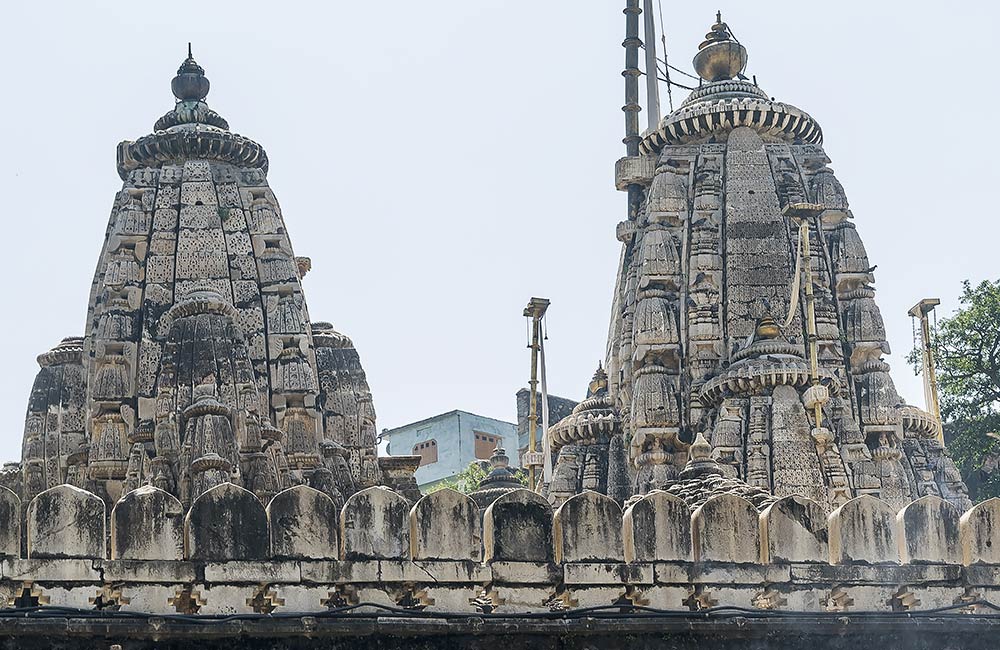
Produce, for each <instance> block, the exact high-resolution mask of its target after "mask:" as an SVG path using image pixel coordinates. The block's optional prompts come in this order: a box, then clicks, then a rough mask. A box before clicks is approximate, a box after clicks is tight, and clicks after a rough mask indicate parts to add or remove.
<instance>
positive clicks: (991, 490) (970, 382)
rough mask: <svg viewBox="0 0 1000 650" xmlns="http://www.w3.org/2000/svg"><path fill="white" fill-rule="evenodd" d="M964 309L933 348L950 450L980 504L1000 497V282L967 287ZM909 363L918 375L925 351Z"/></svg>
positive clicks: (942, 327) (945, 323)
mask: <svg viewBox="0 0 1000 650" xmlns="http://www.w3.org/2000/svg"><path fill="white" fill-rule="evenodd" d="M960 303H961V306H960V307H959V309H958V310H957V311H956V312H955V313H954V314H953V315H952V316H951V317H949V318H945V319H942V320H941V321H940V322H939V323H938V327H937V331H936V333H935V335H934V341H933V345H934V349H935V359H936V363H937V383H938V392H939V396H940V397H939V398H940V401H941V417H942V419H943V420H944V422H945V426H944V431H945V440H946V442H947V445H948V450H949V451H950V452H951V454H952V456H953V457H954V459H955V462H956V463H957V464H958V467H959V469H960V470H961V472H962V475H963V477H964V478H965V480H966V482H967V483H968V485H969V491H970V496H971V497H972V499H973V500H974V501H980V500H983V499H987V498H989V497H993V496H1000V470H998V467H997V466H998V464H1000V436H997V435H996V432H1000V280H998V281H996V282H990V281H983V282H982V283H980V284H979V285H977V286H975V287H973V286H972V285H971V284H970V283H969V282H968V281H966V282H965V283H963V291H962V296H961V298H960ZM909 360H910V362H911V363H912V364H913V365H914V366H915V367H916V368H917V369H918V371H919V368H920V360H921V354H920V351H919V350H914V351H913V352H912V353H911V354H910V359H909ZM991 434H992V435H991Z"/></svg>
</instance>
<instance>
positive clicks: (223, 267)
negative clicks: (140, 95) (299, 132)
mask: <svg viewBox="0 0 1000 650" xmlns="http://www.w3.org/2000/svg"><path fill="white" fill-rule="evenodd" d="M171 88H172V90H173V93H174V95H175V96H176V98H177V103H176V106H175V107H174V108H173V110H171V111H170V112H168V113H167V114H166V115H164V116H163V117H161V118H160V119H159V120H157V122H156V124H155V126H154V127H153V128H154V132H153V133H152V134H150V135H147V136H144V137H142V138H140V139H138V140H137V141H135V142H123V143H121V144H120V145H119V147H118V173H119V175H120V176H121V178H122V180H123V181H124V185H123V187H122V190H121V192H119V193H118V195H117V197H116V198H115V203H114V207H113V209H112V211H111V218H110V220H109V222H108V227H107V234H106V237H105V241H104V247H103V249H102V250H101V254H100V257H99V259H98V263H97V271H96V273H95V274H94V281H93V286H92V289H91V292H90V302H89V307H88V311H87V324H86V336H85V337H84V338H82V339H80V338H71V339H66V340H64V341H63V342H62V343H61V344H59V345H58V346H57V347H56V348H55V349H53V350H52V351H51V352H47V353H45V354H43V355H41V356H40V357H39V364H40V365H41V366H42V369H41V371H40V372H39V374H38V377H37V379H36V380H35V384H34V387H33V389H32V393H31V398H30V402H29V405H28V413H27V418H26V422H25V432H24V446H23V459H22V468H23V485H22V486H21V487H22V498H23V499H25V500H27V499H30V498H32V497H33V496H34V495H35V494H37V493H39V492H40V491H42V490H44V489H46V488H48V487H52V486H54V485H58V484H60V483H64V482H65V483H71V484H73V485H76V486H79V487H84V488H86V489H88V490H91V491H93V492H95V493H97V494H99V495H101V496H103V497H104V498H105V500H107V501H108V502H111V503H113V502H114V501H115V500H117V499H118V498H119V496H120V495H121V494H123V493H124V492H127V491H128V490H130V489H134V488H135V487H138V486H139V485H144V484H152V485H155V486H156V487H159V488H162V489H164V490H167V491H168V492H171V493H172V494H174V495H176V496H177V497H179V498H180V499H181V501H182V503H183V504H184V505H185V507H187V505H188V504H190V502H191V501H192V500H193V499H195V498H197V497H198V495H200V494H202V493H204V492H205V491H206V490H208V489H210V488H211V487H213V486H215V485H218V484H220V483H222V482H226V481H231V482H233V483H236V484H238V485H242V486H243V487H245V488H247V489H249V490H251V491H253V492H254V493H256V494H257V495H258V496H259V497H261V498H262V499H267V498H268V497H269V496H271V495H273V494H275V493H276V492H278V491H279V490H281V489H282V488H285V487H288V486H290V485H293V484H299V483H303V482H309V483H310V484H312V485H313V486H315V487H317V488H319V489H321V490H323V491H325V492H327V493H328V494H330V495H331V496H333V497H334V498H335V500H336V501H342V500H343V499H345V498H346V497H348V496H350V494H352V493H354V492H355V491H356V489H359V488H361V487H365V486H369V485H374V484H377V483H379V482H380V481H381V472H380V468H379V465H378V462H377V459H376V455H375V444H376V443H375V413H374V411H373V409H372V399H371V394H370V392H369V388H368V383H367V381H366V379H365V373H364V370H363V369H362V367H361V364H360V361H359V359H358V355H357V352H356V351H355V350H354V347H353V345H352V343H351V341H350V339H348V338H347V337H346V336H343V335H341V334H339V333H337V332H335V331H334V330H333V327H332V326H331V325H330V324H329V323H319V322H310V320H309V315H308V311H307V309H306V303H305V298H304V294H303V290H302V282H301V280H302V277H303V276H304V275H305V273H306V271H307V270H308V269H309V267H310V261H309V259H308V258H301V257H295V256H294V254H293V252H292V246H291V241H290V239H289V236H288V232H287V229H286V227H285V222H284V220H283V218H282V215H281V209H280V208H279V206H278V202H277V200H276V199H275V196H274V194H273V193H272V191H271V188H270V187H268V184H267V169H268V160H267V154H266V153H265V152H264V149H263V147H261V145H259V144H257V143H256V142H254V141H252V140H250V139H248V138H245V137H243V136H241V135H237V134H236V133H233V132H231V131H230V130H229V125H228V123H227V122H226V120H225V119H223V118H222V117H221V116H220V115H219V114H218V113H216V112H215V111H213V110H211V109H210V108H209V107H208V105H207V104H206V103H205V101H204V100H205V97H206V96H207V94H208V90H209V82H208V79H207V78H206V77H205V75H204V70H203V69H202V68H201V66H199V65H198V64H197V63H196V62H195V61H194V59H193V58H191V57H190V54H189V56H188V58H187V60H185V61H184V62H183V64H182V65H181V67H180V69H179V70H178V73H177V76H176V77H175V78H174V79H173V82H172V84H171ZM397 465H398V463H397Z"/></svg>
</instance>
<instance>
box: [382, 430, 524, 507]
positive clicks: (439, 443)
mask: <svg viewBox="0 0 1000 650" xmlns="http://www.w3.org/2000/svg"><path fill="white" fill-rule="evenodd" d="M382 440H383V441H385V442H386V443H387V446H386V453H388V454H389V455H395V456H401V455H411V454H412V455H414V456H420V457H421V462H420V468H419V469H417V472H416V474H415V476H416V479H417V485H419V486H420V487H421V488H424V487H427V486H429V485H432V484H434V483H437V482H438V481H441V480H444V479H447V478H451V477H453V476H455V475H456V474H458V473H459V472H461V471H462V470H464V469H465V468H466V467H468V466H469V463H471V462H473V461H475V460H488V459H489V457H490V456H491V455H492V454H493V450H494V449H496V447H497V444H498V443H499V444H500V446H502V447H504V448H505V449H507V453H508V455H509V456H510V466H511V467H518V466H519V465H518V453H517V449H518V439H517V425H516V424H513V423H511V422H504V421H503V420H495V419H493V418H488V417H484V416H482V415H476V414H475V413H469V412H467V411H449V412H448V413H442V414H441V415H435V416H434V417H431V418H427V419H426V420H420V421H419V422H414V423H412V424H406V425H403V426H401V427H397V428H395V429H386V430H385V431H383V432H382Z"/></svg>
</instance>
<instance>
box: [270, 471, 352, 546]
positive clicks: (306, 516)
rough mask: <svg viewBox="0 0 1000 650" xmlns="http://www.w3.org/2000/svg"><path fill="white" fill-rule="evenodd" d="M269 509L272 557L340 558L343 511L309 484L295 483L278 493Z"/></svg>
mask: <svg viewBox="0 0 1000 650" xmlns="http://www.w3.org/2000/svg"><path fill="white" fill-rule="evenodd" d="M266 510H267V529H268V533H269V534H270V539H271V556H272V557H277V558H295V559H312V560H325V559H331V560H335V559H337V552H338V549H339V544H338V540H337V528H338V527H339V526H338V522H337V519H338V516H339V514H340V513H338V512H337V506H336V505H335V504H334V503H333V499H331V498H330V497H328V496H327V495H325V494H323V493H322V492H320V491H319V490H316V489H313V488H311V487H309V486H307V485H296V486H295V487H290V488H288V489H287V490H283V491H281V492H279V493H278V494H276V495H275V496H274V498H273V499H271V502H270V503H268V504H267V509H266Z"/></svg>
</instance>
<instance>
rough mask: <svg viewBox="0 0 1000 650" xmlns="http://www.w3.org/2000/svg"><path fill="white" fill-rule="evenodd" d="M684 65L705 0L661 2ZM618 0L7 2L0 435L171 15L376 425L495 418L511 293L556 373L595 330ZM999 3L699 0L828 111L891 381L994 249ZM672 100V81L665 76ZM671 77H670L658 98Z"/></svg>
mask: <svg viewBox="0 0 1000 650" xmlns="http://www.w3.org/2000/svg"><path fill="white" fill-rule="evenodd" d="M663 5H664V10H665V11H666V12H667V13H666V16H665V19H666V23H667V32H668V44H669V48H670V51H669V55H670V58H671V63H673V64H674V65H677V66H678V67H682V68H684V69H690V60H691V57H692V56H693V55H694V52H695V50H696V47H697V44H698V42H700V40H701V39H702V37H703V35H704V33H705V32H706V31H707V28H708V27H709V26H710V24H711V23H712V22H713V18H714V13H715V9H716V6H715V5H709V4H704V3H700V2H669V1H667V0H663ZM623 6H624V0H585V1H584V0H545V1H540V0H475V1H470V0H424V1H421V2H414V1H413V0H384V1H379V2H376V1H374V0H367V1H365V2H347V1H344V0H336V1H333V2H324V3H320V2H316V3H299V2H283V3H275V2H256V1H254V2H251V1H242V2H238V3H237V2H183V1H180V0H175V1H174V2H171V3H141V2H122V3H109V2H100V3H85V2H63V3H41V2H33V3H29V2H20V3H9V4H8V5H7V6H5V8H4V13H5V17H4V20H3V23H2V25H0V36H2V38H0V53H2V60H3V61H4V66H3V67H4V96H5V97H4V101H3V102H2V103H0V124H2V125H3V130H4V137H3V150H2V152H0V188H2V196H3V200H4V213H5V214H4V217H3V226H4V229H5V230H4V236H5V238H6V245H5V246H4V254H3V255H2V256H0V265H2V270H3V277H4V279H5V282H4V288H5V292H4V293H5V295H4V301H5V303H6V304H5V306H4V309H3V314H4V318H3V319H2V321H0V327H2V333H3V338H2V340H3V341H4V342H5V346H4V349H3V355H4V366H5V367H4V372H3V373H0V459H15V458H17V457H18V456H19V455H20V440H21V431H22V427H23V418H24V409H25V405H26V402H27V398H28V393H29V391H30V388H31V382H32V379H33V377H34V375H35V372H36V370H37V365H36V363H35V356H36V355H37V354H39V353H40V352H43V351H45V350H47V349H49V348H50V347H51V346H52V345H53V344H55V343H56V342H58V341H59V339H60V338H62V337H64V336H69V335H80V334H82V333H83V325H84V317H85V313H86V306H87V305H86V302H87V293H88V286H89V283H90V281H91V278H92V274H93V270H94V265H95V263H96V260H97V255H98V252H99V249H100V245H101V239H102V237H103V233H104V228H105V226H106V224H107V218H108V213H109V211H110V208H111V204H112V200H113V198H114V195H115V192H116V191H117V190H118V189H119V188H120V185H121V181H120V180H119V179H118V176H117V174H116V172H115V145H116V144H117V143H118V142H119V141H120V140H124V139H135V138H137V137H139V136H142V135H144V134H146V133H148V132H149V131H150V130H151V127H152V124H153V122H154V121H155V119H156V118H157V117H158V116H160V115H161V114H163V113H164V112H166V111H167V110H168V109H169V108H170V107H171V106H172V101H173V100H172V97H171V94H170V91H169V83H170V78H171V77H172V76H173V74H174V71H175V70H176V68H177V66H178V65H179V64H180V62H181V60H182V59H183V58H184V54H185V48H186V44H187V42H188V41H193V42H194V54H195V58H196V59H197V60H198V62H199V63H201V64H202V65H203V66H204V67H205V68H206V70H207V74H208V76H209V78H210V79H211V81H212V92H211V94H210V95H209V98H208V100H209V104H210V105H211V106H212V107H213V108H215V109H216V110H218V111H219V112H220V113H221V114H222V115H223V116H225V117H226V118H227V119H228V120H229V122H230V124H231V126H232V128H233V130H234V131H237V132H239V133H242V134H244V135H246V136H249V137H251V138H253V139H255V140H257V141H258V142H260V143H262V144H263V145H264V146H265V147H266V149H267V152H268V155H269V156H270V159H271V172H270V175H269V180H270V184H271V186H272V188H273V189H274V191H275V192H276V194H277V196H278V198H279V200H280V201H281V205H282V208H283V212H284V215H285V220H286V222H287V224H288V228H289V232H290V234H291V237H292V243H293V246H294V247H295V251H296V254H297V255H308V256H311V257H312V259H313V270H312V271H311V272H310V274H309V276H308V277H307V278H306V280H305V286H306V292H307V294H306V295H307V298H308V301H309V309H310V312H311V315H312V317H313V319H315V320H329V321H332V322H333V323H334V324H335V326H336V327H338V328H339V329H340V330H341V331H343V332H345V333H347V334H349V335H350V336H351V337H352V338H353V339H354V341H355V343H356V345H357V347H358V349H359V350H360V352H361V355H362V360H363V362H364V365H365V368H366V369H367V372H368V378H369V381H370V383H371V386H372V390H373V392H374V396H375V407H376V410H377V411H378V415H379V421H378V424H379V428H380V429H381V428H384V427H394V426H399V425H401V424H405V423H407V422H411V421H414V420H418V419H421V418H425V417H428V416H431V415H434V414H437V413H440V412H443V411H447V410H451V409H455V408H460V409H464V410H468V411H473V412H476V413H480V414H483V415H488V416H492V417H497V418H502V419H508V420H510V419H513V418H514V392H515V391H516V390H517V388H518V387H519V386H521V385H523V384H524V383H525V382H526V379H527V373H528V364H529V358H528V351H527V350H526V349H525V347H524V345H525V341H524V331H525V328H524V323H523V319H522V318H521V310H522V308H523V307H524V304H525V303H526V302H527V300H528V298H529V297H531V296H532V295H537V296H545V297H548V298H550V299H551V300H552V306H551V308H550V319H549V337H550V338H549V341H548V347H547V352H548V357H549V384H550V390H551V392H553V393H556V394H561V395H565V396H568V397H575V398H579V397H581V396H582V394H583V393H584V391H585V389H586V384H587V381H588V380H589V378H590V375H591V373H592V371H593V369H594V367H595V366H596V364H597V361H598V360H599V359H601V358H602V357H603V353H604V343H605V337H606V333H607V324H608V317H609V311H610V300H611V291H612V285H613V279H614V273H615V267H616V265H617V262H618V253H619V243H618V242H617V241H616V240H615V236H614V229H615V224H617V223H618V221H620V220H621V219H622V218H623V216H624V214H625V197H624V195H623V194H620V193H618V192H616V191H615V190H614V187H613V167H614V162H615V160H616V159H617V158H619V157H620V156H621V155H622V154H623V146H622V144H621V142H620V141H621V137H622V123H623V118H622V113H621V110H620V107H621V105H622V103H623V97H622V77H621V75H620V72H621V68H622V59H623V51H622V48H621V41H622V39H623V37H624V20H623V16H622V13H621V9H622V8H623ZM997 6H998V5H997V4H996V3H986V2H978V3H972V2H957V3H951V4H950V5H948V6H947V7H946V6H945V5H943V4H941V3H933V4H932V3H929V2H884V1H883V2H872V1H871V0H868V1H865V2H861V1H855V0H851V1H841V2H837V3H798V4H796V5H795V6H794V9H792V8H790V5H789V4H788V3H787V2H754V3H747V2H733V1H731V0H729V1H727V2H720V3H719V8H721V9H722V11H723V16H724V18H725V20H726V21H727V22H728V23H729V24H730V25H731V26H732V28H733V30H734V31H735V33H736V35H737V36H738V37H739V38H740V40H741V41H742V42H743V43H744V44H745V45H746V46H747V47H748V49H749V52H750V64H749V68H748V74H754V75H756V76H757V80H758V82H759V83H760V85H761V86H762V87H763V88H764V89H765V90H766V91H767V92H769V93H770V94H771V95H773V96H775V97H776V98H778V99H780V100H782V101H785V102H788V103H791V104H794V105H796V106H798V107H800V108H802V109H804V110H806V111H808V112H809V113H810V114H812V115H813V116H814V117H815V118H816V119H817V120H818V121H819V122H820V124H821V125H822V126H823V129H824V133H825V136H826V144H825V146H826V150H827V152H828V153H829V155H830V157H831V158H832V159H833V165H832V167H833V168H834V169H835V170H836V172H837V174H838V177H839V178H840V180H841V181H842V182H843V184H844V186H845V188H846V189H847V193H848V196H849V198H850V201H851V207H852V209H853V212H854V215H855V217H856V223H857V225H858V229H859V230H860V232H861V235H862V237H863V238H864V240H865V242H866V244H867V247H868V252H869V255H870V257H871V260H872V263H873V264H876V263H877V264H878V270H877V272H876V278H877V285H876V286H877V288H878V296H877V300H878V303H879V305H880V306H881V308H882V312H883V315H884V316H885V319H886V324H887V326H888V328H889V332H890V342H891V344H892V348H893V351H894V355H893V356H892V357H891V358H890V362H891V363H892V364H893V367H894V369H895V370H894V375H895V378H896V381H897V383H898V385H899V387H900V390H901V391H902V393H903V394H904V396H905V397H906V398H907V399H908V400H909V401H911V402H913V403H916V404H921V403H922V401H923V398H922V392H921V388H920V383H919V380H918V379H917V378H915V377H913V374H912V372H911V371H910V370H909V369H908V368H907V367H906V365H905V363H904V362H903V357H904V356H905V353H906V352H907V350H909V348H910V346H911V330H910V320H909V318H908V317H907V316H906V311H907V309H908V308H909V307H910V306H911V305H913V304H914V303H915V302H917V300H919V299H920V298H923V297H925V296H937V297H940V298H941V299H942V300H943V304H942V307H941V308H940V313H941V314H947V313H949V312H950V311H951V310H952V309H954V307H955V306H956V299H957V296H958V293H959V291H960V283H961V281H962V280H963V279H966V278H969V279H972V280H974V281H978V280H981V279H984V278H995V277H996V275H997V253H996V250H997V244H996V239H997V232H998V231H997V226H996V225H995V223H994V222H993V219H994V218H995V215H996V208H995V205H996V198H995V197H996V185H997V181H998V174H997V159H996V152H997V149H998V146H997V145H998V136H997V132H996V129H995V128H994V127H993V126H992V122H993V121H994V120H995V119H996V115H997V108H996V106H997V104H998V101H997V100H998V97H997V91H996V89H995V88H996V85H997V82H996V81H995V76H996V75H995V67H996V66H995V64H994V63H995V62H994V59H995V58H996V54H995V50H994V46H993V44H992V42H993V40H994V39H993V38H992V37H991V36H990V34H991V32H990V31H989V30H990V29H991V28H992V27H993V26H995V25H996V23H997V19H998V17H1000V10H998V9H997ZM675 93H676V94H675V102H679V101H680V100H681V99H683V97H684V95H685V94H686V91H676V90H675ZM664 103H666V99H665V97H664Z"/></svg>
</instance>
